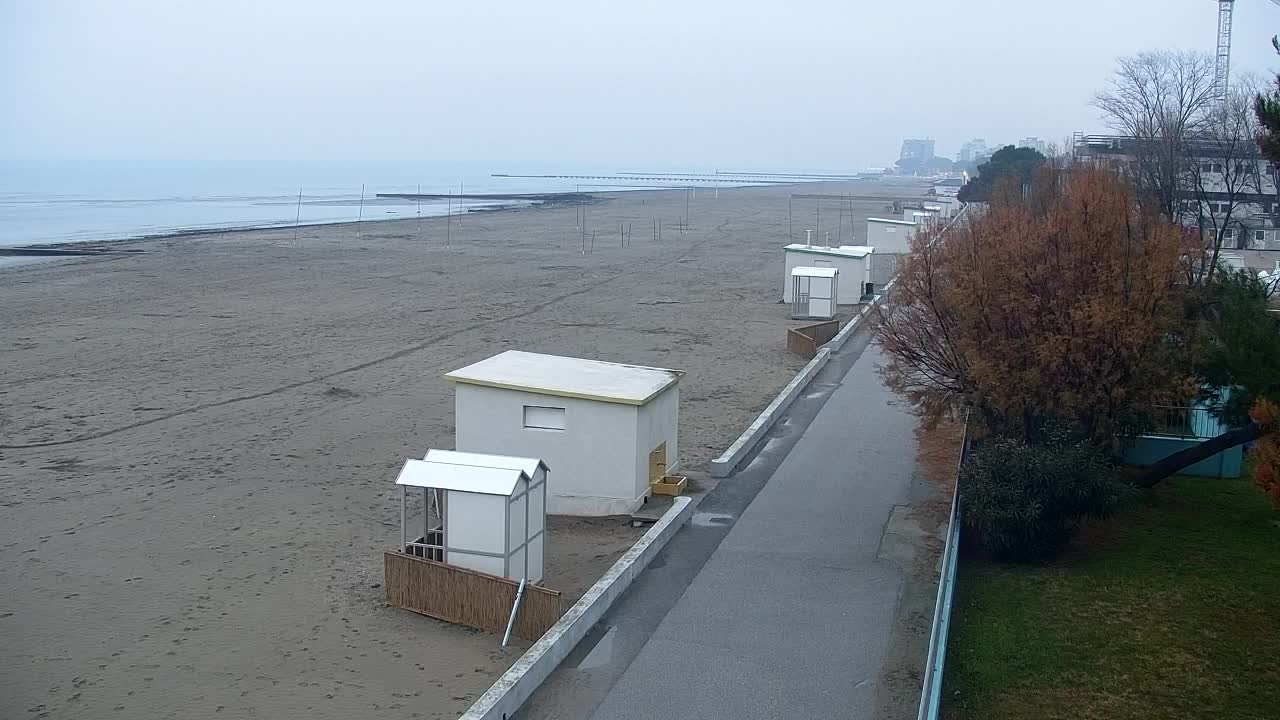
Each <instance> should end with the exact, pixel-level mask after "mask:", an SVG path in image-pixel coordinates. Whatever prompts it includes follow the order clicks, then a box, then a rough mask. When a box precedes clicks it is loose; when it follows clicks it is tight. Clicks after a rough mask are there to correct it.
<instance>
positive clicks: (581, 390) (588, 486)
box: [445, 350, 683, 516]
mask: <svg viewBox="0 0 1280 720" xmlns="http://www.w3.org/2000/svg"><path fill="white" fill-rule="evenodd" d="M682 376H683V373H681V372H679V371H676V370H667V369H663V368H652V367H642V366H639V365H625V364H621V363H611V362H602V361H599V360H586V359H582V358H573V357H562V356H559V355H543V354H539V353H531V352H524V351H520V350H508V351H506V352H504V353H501V354H499V355H495V356H493V357H491V358H488V359H487V360H481V361H480V362H477V363H475V364H473V365H468V366H467V367H464V368H461V369H459V370H454V371H453V372H451V373H448V374H446V375H445V378H446V379H448V380H450V381H452V382H453V383H454V385H455V388H454V389H455V398H454V407H455V412H454V423H455V426H456V437H455V445H456V447H457V449H458V450H459V451H462V452H473V453H503V454H508V453H509V454H513V455H520V456H528V457H537V458H542V459H543V460H544V461H545V462H546V463H547V464H548V465H550V466H551V467H553V468H555V473H554V474H553V475H551V476H550V478H549V480H548V483H547V498H546V503H547V512H549V513H552V514H557V515H583V516H604V515H623V514H628V513H632V512H635V511H636V510H637V509H638V508H639V507H640V506H641V505H642V504H643V503H644V501H645V499H646V498H647V497H648V495H649V485H650V483H651V482H656V481H658V480H660V479H661V478H662V477H663V476H664V475H666V474H667V473H669V472H674V470H675V469H676V467H677V466H678V464H679V455H678V442H677V435H678V429H679V409H680V388H679V383H680V378H681V377H682Z"/></svg>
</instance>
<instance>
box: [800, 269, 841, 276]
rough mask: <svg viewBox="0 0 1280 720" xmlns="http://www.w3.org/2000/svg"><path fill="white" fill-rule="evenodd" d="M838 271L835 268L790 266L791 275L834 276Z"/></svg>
mask: <svg viewBox="0 0 1280 720" xmlns="http://www.w3.org/2000/svg"><path fill="white" fill-rule="evenodd" d="M838 272H840V271H839V270H837V269H835V268H815V267H798V268H791V275H792V277H795V276H797V275H798V276H800V277H825V278H833V277H835V276H836V273H838Z"/></svg>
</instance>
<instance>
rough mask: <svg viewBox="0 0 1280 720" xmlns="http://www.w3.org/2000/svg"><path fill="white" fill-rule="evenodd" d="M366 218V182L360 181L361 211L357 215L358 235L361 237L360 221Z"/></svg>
mask: <svg viewBox="0 0 1280 720" xmlns="http://www.w3.org/2000/svg"><path fill="white" fill-rule="evenodd" d="M363 220H364V183H360V212H359V214H357V215H356V237H360V222H361V221H363Z"/></svg>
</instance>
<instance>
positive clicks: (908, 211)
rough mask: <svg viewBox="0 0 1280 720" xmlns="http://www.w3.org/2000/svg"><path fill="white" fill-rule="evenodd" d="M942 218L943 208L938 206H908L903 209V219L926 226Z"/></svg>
mask: <svg viewBox="0 0 1280 720" xmlns="http://www.w3.org/2000/svg"><path fill="white" fill-rule="evenodd" d="M941 217H942V208H940V207H938V206H937V205H916V206H914V207H913V206H907V207H904V208H903V209H902V219H903V220H909V221H911V222H914V223H916V224H917V225H920V226H922V227H923V226H924V225H927V224H930V223H934V222H937V221H938V219H939V218H941Z"/></svg>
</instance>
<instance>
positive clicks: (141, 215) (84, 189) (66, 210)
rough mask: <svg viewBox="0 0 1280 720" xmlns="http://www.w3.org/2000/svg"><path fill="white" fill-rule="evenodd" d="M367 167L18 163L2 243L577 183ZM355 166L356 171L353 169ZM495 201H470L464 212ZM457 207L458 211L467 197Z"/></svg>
mask: <svg viewBox="0 0 1280 720" xmlns="http://www.w3.org/2000/svg"><path fill="white" fill-rule="evenodd" d="M360 169H363V170H365V171H366V172H365V173H361V174H362V175H363V174H369V175H374V176H375V177H374V178H372V179H371V180H370V181H369V182H364V183H362V182H360V181H359V180H356V181H354V182H352V181H347V180H345V179H343V178H340V177H335V176H339V175H342V174H344V173H343V171H342V169H341V168H324V167H315V166H313V167H304V168H298V169H297V170H296V171H295V172H294V173H292V174H293V175H295V176H296V177H300V178H302V179H301V180H292V178H291V179H290V180H286V179H284V178H282V177H279V176H280V175H285V174H287V173H283V172H280V171H279V170H278V169H274V170H273V171H272V172H267V173H264V172H261V171H260V169H257V168H253V167H244V168H240V169H239V171H237V169H236V168H225V167H224V168H212V169H210V168H199V167H193V168H191V169H190V170H187V171H184V170H183V169H181V168H174V167H155V166H150V167H147V166H143V167H120V168H115V169H112V168H104V167H102V166H100V165H98V166H91V167H76V166H74V165H62V166H49V165H27V166H18V167H12V166H11V167H9V168H7V169H6V171H5V172H3V174H2V175H0V247H17V246H22V245H34V244H43V243H69V242H86V241H89V242H99V241H111V240H122V239H127V238H136V237H142V236H146V235H156V234H163V233H173V232H182V231H191V230H211V229H226V228H240V227H269V226H275V225H293V224H294V223H295V222H300V223H303V224H315V223H335V222H352V221H355V220H357V219H363V220H387V219H395V218H406V217H415V216H417V215H419V214H421V215H422V216H424V217H430V216H433V215H443V214H444V213H445V212H446V209H447V207H448V205H449V202H448V201H446V200H440V201H439V202H429V203H420V204H419V203H415V202H412V201H406V200H396V199H385V198H377V197H376V195H377V194H378V193H406V192H410V193H411V192H417V191H418V189H419V188H421V191H422V192H425V193H449V192H452V193H459V192H460V191H462V190H465V191H466V192H468V193H526V192H567V191H572V190H574V189H575V187H577V186H576V185H575V184H574V183H573V182H572V181H566V180H542V179H515V178H494V177H490V176H489V175H488V173H484V172H481V171H477V170H475V169H466V168H464V169H453V170H452V171H444V172H442V171H440V170H439V169H436V170H424V171H422V175H423V176H424V177H423V179H422V180H421V181H419V182H407V181H405V180H406V176H411V175H412V174H415V173H412V171H411V170H406V169H405V168H399V167H390V168H376V167H375V168H357V169H356V170H360ZM350 172H352V174H353V175H354V170H353V171H350ZM446 172H447V173H448V174H447V175H446V174H445V173H446ZM273 175H274V177H273ZM357 177H358V176H357ZM291 180H292V181H291ZM307 181H309V182H307ZM583 182H586V181H583ZM362 184H363V186H364V187H363V195H364V200H363V201H361V194H362V187H361V186H362ZM597 189H599V188H597ZM299 190H301V193H302V199H301V202H300V203H299V199H298V194H299ZM493 204H495V203H492V202H487V203H486V202H481V201H466V202H464V203H462V204H461V209H462V210H463V211H465V210H472V209H476V208H481V207H485V206H490V205H493ZM453 205H454V207H453V210H454V212H458V211H459V202H458V201H456V200H455V201H453Z"/></svg>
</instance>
